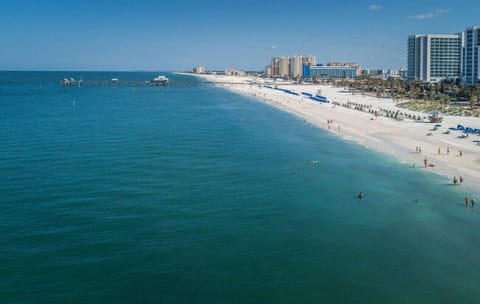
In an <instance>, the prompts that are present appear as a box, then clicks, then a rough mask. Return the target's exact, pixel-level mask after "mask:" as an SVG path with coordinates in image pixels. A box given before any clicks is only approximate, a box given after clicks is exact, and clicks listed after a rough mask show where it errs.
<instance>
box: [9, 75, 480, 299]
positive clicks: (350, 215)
mask: <svg viewBox="0 0 480 304" xmlns="http://www.w3.org/2000/svg"><path fill="white" fill-rule="evenodd" d="M156 75H158V73H149V72H130V73H127V72H122V73H119V72H102V73H100V72H0V142H1V145H0V261H1V263H0V302H1V303H477V302H478V298H479V297H480V288H478V286H477V285H478V281H479V280H480V271H479V270H480V269H479V267H478V258H477V256H476V254H477V253H478V249H479V246H478V244H479V243H478V242H477V240H478V239H480V229H479V228H480V221H479V220H480V217H479V216H480V215H479V214H478V212H479V211H478V210H475V209H473V208H466V207H465V205H464V203H463V199H464V197H465V196H466V195H472V193H470V192H469V191H468V190H466V189H463V188H462V187H451V186H450V185H449V182H448V181H447V180H446V179H445V178H444V177H440V176H437V175H433V174H428V173H425V172H424V170H422V169H414V168H411V167H410V166H408V165H407V164H402V163H400V162H398V161H397V160H395V159H392V158H390V157H387V156H384V155H382V154H378V153H376V152H372V151H370V150H367V149H365V148H364V147H362V146H360V145H357V144H355V143H352V142H347V141H345V140H342V139H340V138H338V137H336V136H334V135H332V134H330V133H328V132H327V131H324V130H321V129H318V128H316V127H315V126H312V125H310V124H308V123H307V124H306V123H304V122H303V120H302V119H301V118H298V117H296V116H293V115H292V114H289V113H285V112H282V111H280V110H278V109H275V108H273V107H271V106H268V105H266V104H264V103H262V102H260V101H257V100H255V99H253V98H249V97H245V96H240V95H236V94H234V93H232V92H230V91H227V90H225V89H223V88H221V87H216V86H212V85H205V84H202V83H201V80H199V79H197V78H194V77H190V76H182V75H176V74H169V73H167V74H165V75H166V76H167V77H169V78H170V79H171V80H177V81H180V82H182V83H181V84H178V85H171V86H168V87H154V86H83V87H62V86H61V85H60V82H59V81H60V79H63V78H64V77H68V78H70V77H74V78H76V79H79V78H82V79H85V80H92V79H111V78H113V77H116V78H119V79H121V80H122V79H140V80H148V79H152V78H153V77H155V76H156ZM312 160H317V162H316V163H313V164H312V163H311V161H312ZM360 191H361V192H363V193H364V194H365V196H364V198H363V199H362V200H359V199H358V198H357V194H358V193H359V192H360Z"/></svg>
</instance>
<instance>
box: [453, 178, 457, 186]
mask: <svg viewBox="0 0 480 304" xmlns="http://www.w3.org/2000/svg"><path fill="white" fill-rule="evenodd" d="M457 183H458V180H457V177H456V176H454V177H453V184H454V185H456V184H457Z"/></svg>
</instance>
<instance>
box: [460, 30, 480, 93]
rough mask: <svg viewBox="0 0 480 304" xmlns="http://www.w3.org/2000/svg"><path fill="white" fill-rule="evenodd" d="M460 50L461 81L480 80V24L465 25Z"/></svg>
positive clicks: (469, 82) (471, 81) (474, 82)
mask: <svg viewBox="0 0 480 304" xmlns="http://www.w3.org/2000/svg"><path fill="white" fill-rule="evenodd" d="M463 35H464V47H463V50H462V57H463V58H462V81H463V82H464V83H467V84H476V83H479V82H480V26H472V27H467V28H466V29H465V32H464V33H463Z"/></svg>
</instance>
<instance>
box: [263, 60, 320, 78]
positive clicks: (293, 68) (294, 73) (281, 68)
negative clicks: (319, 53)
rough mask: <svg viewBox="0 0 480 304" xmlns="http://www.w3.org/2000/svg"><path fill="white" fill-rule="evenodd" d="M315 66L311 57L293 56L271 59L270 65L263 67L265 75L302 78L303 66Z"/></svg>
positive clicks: (314, 61) (315, 61)
mask: <svg viewBox="0 0 480 304" xmlns="http://www.w3.org/2000/svg"><path fill="white" fill-rule="evenodd" d="M305 64H307V65H310V64H313V65H315V64H317V59H316V57H315V56H312V55H303V56H298V55H295V56H293V57H287V56H284V57H273V58H272V64H271V65H267V66H266V67H265V74H267V75H272V76H278V77H293V78H300V77H303V65H305Z"/></svg>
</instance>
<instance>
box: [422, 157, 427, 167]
mask: <svg viewBox="0 0 480 304" xmlns="http://www.w3.org/2000/svg"><path fill="white" fill-rule="evenodd" d="M427 163H428V161H427V158H426V157H425V159H424V160H423V164H424V165H425V168H426V167H427Z"/></svg>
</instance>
